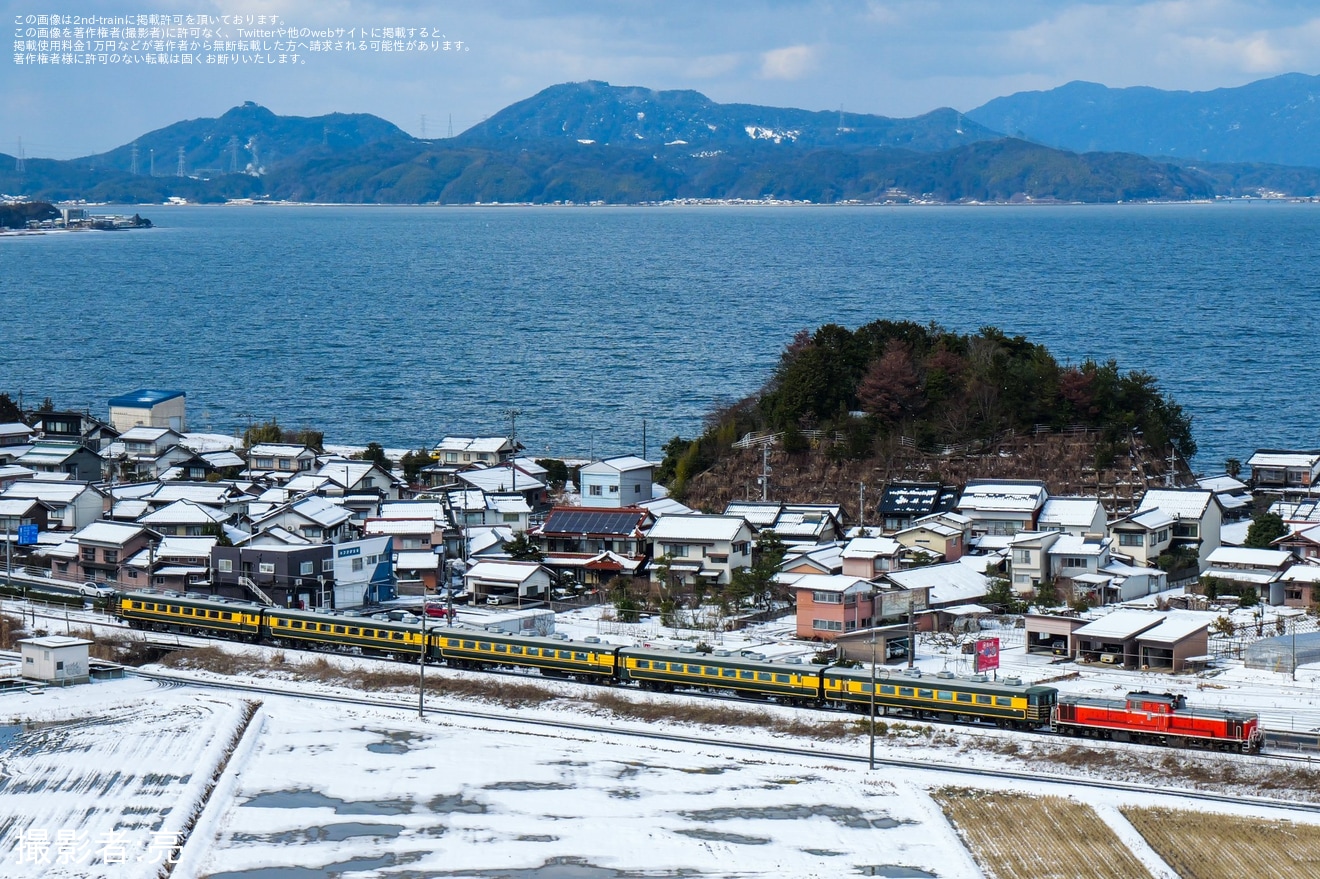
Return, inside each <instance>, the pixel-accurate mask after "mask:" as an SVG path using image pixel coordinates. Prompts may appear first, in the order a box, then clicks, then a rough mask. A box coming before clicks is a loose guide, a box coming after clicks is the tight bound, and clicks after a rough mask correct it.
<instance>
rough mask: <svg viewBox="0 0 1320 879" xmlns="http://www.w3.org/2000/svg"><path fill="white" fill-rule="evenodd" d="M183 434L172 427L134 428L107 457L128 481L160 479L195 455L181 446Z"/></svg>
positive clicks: (118, 472)
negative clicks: (172, 468)
mask: <svg viewBox="0 0 1320 879" xmlns="http://www.w3.org/2000/svg"><path fill="white" fill-rule="evenodd" d="M182 440H183V434H181V433H179V432H178V431H177V430H170V429H169V428H168V427H134V428H130V429H129V430H126V431H124V432H123V433H122V434H120V435H119V439H118V440H116V441H115V442H113V443H111V444H110V446H109V447H108V448H107V449H106V451H105V457H106V459H107V460H108V461H109V462H110V466H111V467H113V468H114V470H115V471H116V476H118V477H120V478H124V479H159V478H161V476H162V474H163V473H164V472H165V471H166V470H168V469H170V468H171V467H173V466H174V465H176V464H179V463H181V462H183V461H186V460H188V459H189V458H191V457H193V453H192V452H191V451H189V450H187V449H185V448H183V447H182V446H180V445H179V443H180V442H181V441H182Z"/></svg>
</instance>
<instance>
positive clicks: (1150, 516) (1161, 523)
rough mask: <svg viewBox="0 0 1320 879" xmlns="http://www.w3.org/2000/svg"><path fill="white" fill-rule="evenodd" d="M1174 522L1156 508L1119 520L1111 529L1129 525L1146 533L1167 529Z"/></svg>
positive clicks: (1165, 513) (1174, 520) (1170, 517)
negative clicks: (1144, 530) (1142, 529)
mask: <svg viewBox="0 0 1320 879" xmlns="http://www.w3.org/2000/svg"><path fill="white" fill-rule="evenodd" d="M1176 521H1177V519H1175V518H1174V517H1173V516H1171V515H1169V513H1167V512H1165V511H1164V510H1162V509H1160V508H1158V507H1156V508H1155V509H1151V510H1146V511H1145V512H1144V513H1134V514H1132V515H1131V516H1128V517H1127V518H1125V519H1119V520H1118V521H1117V522H1115V523H1114V525H1113V526H1111V527H1117V526H1120V525H1127V524H1129V523H1131V524H1133V525H1136V526H1138V527H1140V528H1144V529H1146V530H1147V531H1157V530H1159V529H1160V528H1167V527H1168V526H1170V525H1172V524H1173V523H1174V522H1176Z"/></svg>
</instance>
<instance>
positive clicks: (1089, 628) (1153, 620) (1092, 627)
mask: <svg viewBox="0 0 1320 879" xmlns="http://www.w3.org/2000/svg"><path fill="white" fill-rule="evenodd" d="M1162 621H1163V614H1157V613H1149V612H1147V611H1144V610H1116V611H1114V612H1112V613H1108V614H1105V615H1104V616H1102V617H1100V619H1098V620H1096V621H1095V622H1092V623H1087V624H1086V625H1084V626H1082V627H1081V628H1080V629H1077V630H1076V631H1074V632H1073V634H1074V635H1075V636H1077V637H1078V638H1087V639H1090V640H1097V639H1104V640H1113V641H1126V640H1127V639H1129V638H1134V637H1136V636H1137V635H1140V634H1141V633H1142V632H1145V631H1147V630H1148V629H1152V628H1154V627H1155V626H1158V625H1159V624H1160V623H1161V622H1162Z"/></svg>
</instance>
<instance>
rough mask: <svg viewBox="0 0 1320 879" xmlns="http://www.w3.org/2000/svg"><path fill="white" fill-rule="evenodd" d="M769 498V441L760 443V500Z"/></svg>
mask: <svg viewBox="0 0 1320 879" xmlns="http://www.w3.org/2000/svg"><path fill="white" fill-rule="evenodd" d="M769 499H770V443H768V442H766V443H762V444H761V500H763V501H764V500H769Z"/></svg>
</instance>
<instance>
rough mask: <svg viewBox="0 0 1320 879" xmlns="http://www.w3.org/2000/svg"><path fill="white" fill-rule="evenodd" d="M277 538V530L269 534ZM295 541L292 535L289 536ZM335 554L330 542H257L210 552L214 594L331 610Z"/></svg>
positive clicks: (219, 548)
mask: <svg viewBox="0 0 1320 879" xmlns="http://www.w3.org/2000/svg"><path fill="white" fill-rule="evenodd" d="M269 533H270V534H271V535H274V534H278V533H279V532H278V530H273V531H272V532H269ZM289 536H290V537H294V535H289ZM334 550H335V547H334V546H333V545H332V544H329V543H317V544H309V543H297V542H293V543H284V544H280V543H273V542H272V543H259V542H257V541H256V540H255V539H254V540H253V541H249V542H247V543H246V544H244V545H240V546H219V545H217V546H214V547H212V549H211V577H212V586H213V589H214V591H215V592H216V593H217V594H219V595H223V596H226V597H229V598H243V599H247V600H256V601H261V602H263V603H264V602H265V601H266V600H267V599H269V600H270V601H271V602H272V603H274V604H275V605H276V606H279V607H302V608H309V607H332V606H333V602H332V599H331V591H332V590H333V588H334V571H335V564H334Z"/></svg>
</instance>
